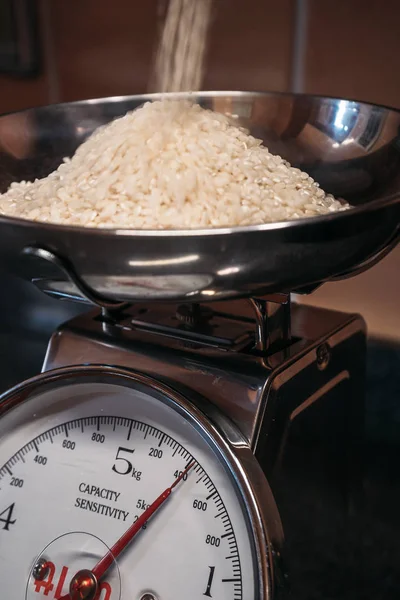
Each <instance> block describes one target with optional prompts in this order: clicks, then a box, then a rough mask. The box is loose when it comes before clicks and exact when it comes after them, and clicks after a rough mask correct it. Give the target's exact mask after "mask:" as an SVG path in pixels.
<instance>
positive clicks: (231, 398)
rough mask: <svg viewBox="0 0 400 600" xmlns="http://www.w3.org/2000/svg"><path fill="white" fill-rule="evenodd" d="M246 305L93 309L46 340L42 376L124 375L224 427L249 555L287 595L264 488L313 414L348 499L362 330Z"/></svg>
mask: <svg viewBox="0 0 400 600" xmlns="http://www.w3.org/2000/svg"><path fill="white" fill-rule="evenodd" d="M253 305H254V306H255V308H256V320H254V318H252V313H251V311H249V310H248V309H249V307H250V306H251V305H250V303H247V302H245V301H243V302H241V301H239V302H230V303H227V304H225V305H223V304H218V305H217V304H215V305H214V304H212V305H209V306H205V307H198V311H197V312H196V313H193V307H188V306H179V305H177V306H174V305H171V304H167V305H157V304H154V305H143V306H140V305H137V306H135V307H133V308H129V307H128V308H125V309H124V310H122V311H120V312H119V313H114V314H110V313H106V312H105V311H100V310H94V311H91V312H90V313H88V314H86V315H83V316H79V317H77V318H75V319H73V320H71V321H70V322H68V323H66V324H65V325H63V326H62V327H61V328H60V329H59V330H58V331H56V332H55V333H54V334H53V336H52V338H51V340H50V343H49V346H48V351H47V355H46V358H45V362H44V365H43V371H44V372H47V371H50V370H53V369H64V368H68V370H69V371H70V369H71V367H74V366H76V368H77V369H82V368H84V367H85V366H87V367H89V368H92V367H93V366H94V365H107V369H108V370H109V369H111V370H112V369H113V368H115V369H116V370H118V369H127V370H128V371H129V372H132V373H135V374H139V376H143V375H144V376H149V377H150V378H151V380H152V381H155V382H159V383H160V384H161V385H168V386H170V388H171V389H173V390H174V391H175V392H176V393H177V394H180V396H181V398H186V399H187V400H188V401H189V403H192V404H193V405H194V406H199V403H200V405H201V406H202V407H203V408H202V410H203V412H204V414H205V418H206V421H208V422H209V423H210V424H214V425H215V426H217V422H219V423H223V426H222V429H221V428H220V430H222V431H223V435H224V436H225V438H226V440H227V442H228V444H229V446H230V447H231V448H234V447H235V446H237V444H235V443H232V440H230V437H231V436H230V434H229V432H230V431H237V430H239V431H240V432H241V436H242V441H243V443H244V446H243V443H242V444H241V446H242V450H241V455H240V458H239V461H240V462H241V469H242V474H243V475H244V477H245V479H247V480H248V482H249V485H250V488H251V489H252V490H253V493H254V497H250V496H251V495H250V496H249V495H247V502H248V503H249V504H250V505H252V511H251V512H252V514H253V518H255V521H258V522H256V523H254V522H253V527H255V528H256V529H255V531H256V530H258V531H259V536H258V538H259V539H265V540H266V539H269V540H270V542H269V543H271V544H272V548H269V549H268V548H265V549H261V550H259V551H258V554H259V556H258V560H259V568H260V573H261V575H262V579H263V580H262V581H261V582H260V585H261V588H262V589H263V590H264V591H263V594H264V596H265V598H268V599H269V598H277V597H280V596H281V595H285V594H286V591H287V582H286V579H287V568H289V580H290V564H289V565H287V564H286V563H285V557H284V547H283V549H282V539H283V538H282V533H281V524H280V520H279V517H278V515H277V513H276V507H275V503H274V501H273V499H272V497H271V496H270V493H269V487H268V485H267V481H268V482H269V484H272V485H271V487H272V491H273V492H274V481H275V480H276V479H277V478H278V479H279V471H280V466H281V463H282V460H283V457H284V454H285V444H286V440H287V438H288V436H289V434H290V431H291V430H292V429H293V428H296V427H297V425H298V422H300V424H301V422H302V421H304V419H305V422H307V413H309V412H310V411H312V410H313V409H315V407H317V412H319V413H320V416H319V417H318V419H319V422H321V423H322V424H323V422H324V420H325V421H326V419H328V420H329V422H330V426H331V428H332V429H333V430H335V431H336V434H337V435H336V438H335V441H334V449H333V451H334V455H335V461H336V460H337V473H338V477H339V479H338V481H337V482H336V484H337V485H338V486H339V488H341V491H342V492H343V494H342V497H343V498H344V502H345V503H346V504H347V505H348V507H349V509H350V507H351V505H352V503H353V501H354V498H355V496H356V494H354V493H353V492H354V491H356V489H357V483H358V479H357V474H358V473H359V469H358V467H359V464H358V449H359V446H360V441H361V437H362V415H363V398H364V389H363V387H364V369H365V364H364V362H365V324H364V321H363V320H362V318H361V317H359V316H358V315H345V314H342V313H338V312H332V311H327V310H323V309H317V308H310V307H304V306H300V305H295V304H294V305H292V306H291V307H290V299H289V297H288V296H279V295H277V296H273V297H271V298H269V299H267V300H256V301H255V304H254V301H253ZM260 316H261V318H260ZM267 317H268V318H267ZM263 328H264V329H263ZM202 399H205V401H206V404H205V405H204V404H203V401H202ZM204 407H205V408H204ZM207 407H208V408H207ZM230 423H231V424H232V427H231V426H230V425H229V424H230ZM315 426H316V427H317V428H318V427H319V426H318V425H315V422H314V427H315ZM322 427H323V425H321V431H322ZM321 435H323V433H322V434H321ZM254 457H255V459H256V460H254ZM255 462H256V463H258V464H259V465H260V466H261V468H262V471H263V472H264V475H265V478H264V477H263V476H261V475H260V474H261V471H260V470H258V469H257V468H255V465H254V463H255ZM265 486H267V489H265ZM254 502H255V503H256V506H257V507H258V508H257V509H255V508H254V505H253V503H254ZM278 510H279V503H278ZM254 515H256V516H255V517H254ZM284 527H285V522H284V520H283V528H284ZM260 532H262V533H260ZM256 537H257V535H256ZM268 554H269V556H270V559H269V560H268V561H267V567H266V566H265V557H266V556H267V555H268ZM260 560H261V562H260ZM263 561H264V566H263V564H262V563H263Z"/></svg>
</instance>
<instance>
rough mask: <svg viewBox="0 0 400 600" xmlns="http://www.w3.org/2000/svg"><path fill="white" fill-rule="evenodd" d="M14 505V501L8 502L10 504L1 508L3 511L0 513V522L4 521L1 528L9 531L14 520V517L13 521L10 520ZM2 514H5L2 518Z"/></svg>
mask: <svg viewBox="0 0 400 600" xmlns="http://www.w3.org/2000/svg"><path fill="white" fill-rule="evenodd" d="M14 506H15V502H13V503H12V504H10V506H9V507H8V508H5V509H4V510H3V512H1V513H0V521H1V522H2V523H4V525H3V529H5V530H6V531H9V530H10V525H14V523H15V521H16V519H14V520H13V521H12V520H11V519H12V514H13V511H14ZM3 515H5V518H2V517H3Z"/></svg>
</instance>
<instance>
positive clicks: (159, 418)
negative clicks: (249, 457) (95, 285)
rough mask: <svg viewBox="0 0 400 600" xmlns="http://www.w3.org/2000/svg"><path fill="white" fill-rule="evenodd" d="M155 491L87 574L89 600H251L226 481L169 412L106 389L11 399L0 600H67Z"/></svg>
mask: <svg viewBox="0 0 400 600" xmlns="http://www.w3.org/2000/svg"><path fill="white" fill-rule="evenodd" d="M187 467H190V470H189V471H188V472H187V473H186V474H185V476H184V477H183V478H182V479H180V481H179V482H178V483H177V485H176V486H175V487H174V488H173V490H172V491H171V489H170V488H171V486H172V484H173V483H174V482H175V481H176V480H177V478H179V476H180V474H181V473H182V472H183V471H184V470H185V468H187ZM165 490H169V491H168V494H167V497H166V498H164V499H163V501H162V504H161V505H160V506H159V507H158V508H157V509H156V510H155V512H154V513H153V514H152V516H150V518H149V519H148V520H147V522H146V524H145V525H144V527H143V528H140V529H139V530H138V532H137V533H136V534H135V535H134V537H133V539H132V540H131V541H130V543H128V544H127V545H126V547H125V548H124V550H123V551H121V553H120V554H119V555H118V556H117V551H116V550H114V555H113V558H112V559H111V561H110V563H111V564H110V565H109V566H108V567H107V569H106V570H105V572H103V573H101V569H100V568H99V571H97V573H98V574H99V575H101V577H100V578H99V585H100V594H98V595H97V597H98V598H99V600H118V599H119V598H121V599H122V600H140V599H143V600H151V599H152V598H154V599H156V600H183V599H185V600H187V599H188V598H190V599H191V600H194V599H196V598H199V599H200V598H203V599H207V598H218V599H220V600H223V599H232V600H240V599H242V598H243V599H246V600H251V599H252V598H255V597H256V583H255V572H256V568H255V563H254V557H253V556H254V552H253V546H252V542H251V533H250V527H249V524H248V517H247V512H246V509H245V508H244V503H243V501H242V499H241V498H240V497H239V493H238V491H237V487H236V485H235V480H234V478H233V477H232V476H231V474H230V473H229V469H228V468H227V465H226V463H224V461H223V459H222V458H221V457H220V455H219V452H218V451H217V450H216V448H215V447H213V444H212V442H210V439H208V437H207V435H206V434H204V432H203V433H201V432H200V430H199V427H196V426H195V424H193V422H191V421H190V420H188V419H187V418H186V417H185V415H184V414H183V413H182V412H180V411H177V410H176V407H175V408H174V404H173V403H168V402H166V403H165V402H163V401H162V400H161V399H160V397H157V394H155V393H154V392H151V390H150V388H149V390H148V393H147V392H146V391H145V390H144V388H140V386H139V387H138V386H136V385H134V386H133V387H125V386H121V385H116V384H114V383H113V384H110V383H108V384H105V383H73V384H70V385H66V386H63V387H58V388H57V389H53V390H47V391H44V392H42V393H40V394H39V393H36V395H34V396H32V397H31V398H30V399H29V400H28V401H26V402H22V403H21V404H20V405H18V406H17V407H16V408H13V409H12V410H10V411H9V412H7V413H6V414H5V415H4V416H3V418H2V419H1V420H0V582H1V590H2V592H1V596H2V598H6V599H7V600H25V599H29V600H33V599H37V600H45V599H48V600H53V598H55V599H57V600H59V599H60V598H62V597H63V596H66V597H67V598H68V597H69V596H68V594H69V590H70V583H71V580H72V578H73V577H74V576H75V575H76V573H77V572H78V571H80V570H83V569H88V570H89V571H91V570H93V569H94V568H95V565H98V563H99V561H100V559H101V558H102V557H103V556H105V555H106V554H107V553H108V551H109V549H110V548H112V547H113V546H114V544H115V543H116V542H117V540H118V539H119V538H120V537H121V536H122V535H123V534H124V533H125V532H126V531H127V529H129V528H130V527H131V525H132V524H133V523H134V522H135V521H137V520H138V519H139V518H140V517H141V515H143V514H144V512H145V511H146V510H147V509H148V507H149V506H151V507H153V506H154V504H153V503H154V501H155V500H156V499H157V498H158V497H159V496H160V494H161V493H162V492H164V491H165ZM169 492H171V493H169ZM149 510H150V509H149ZM119 549H120V548H119ZM119 549H118V552H119ZM35 566H36V570H33V569H34V567H35ZM79 585H81V582H80V583H79ZM78 587H79V586H78ZM79 589H80V588H79ZM77 597H81V596H77ZM71 598H72V596H71Z"/></svg>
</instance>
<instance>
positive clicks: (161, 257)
mask: <svg viewBox="0 0 400 600" xmlns="http://www.w3.org/2000/svg"><path fill="white" fill-rule="evenodd" d="M152 97H157V96H141V97H125V98H111V99H105V100H104V99H102V100H96V101H90V102H79V103H72V104H64V105H58V106H51V107H45V108H40V109H34V110H31V111H25V112H22V113H18V114H16V115H10V116H6V117H3V118H2V119H1V120H0V131H3V132H5V134H3V139H0V142H3V143H2V144H0V146H1V147H2V149H3V151H2V154H1V156H0V178H1V179H0V184H1V189H6V188H7V187H8V185H9V183H10V182H11V181H12V180H13V179H14V180H15V179H22V178H24V179H29V177H31V176H32V174H34V175H35V176H42V175H45V174H47V173H49V172H50V171H51V170H53V169H54V168H55V167H56V166H57V165H58V164H59V163H60V161H61V160H62V158H63V157H64V156H68V155H71V154H72V153H73V151H74V150H75V149H76V147H77V146H78V145H79V144H80V143H81V142H82V141H83V140H84V139H85V138H86V137H87V135H89V134H90V133H91V132H92V131H93V130H94V129H95V128H96V127H98V126H99V125H101V124H103V123H106V122H108V121H110V120H111V119H112V118H115V117H117V116H119V115H122V114H124V113H125V112H126V111H127V110H130V109H132V108H134V107H136V106H140V105H141V104H142V103H143V101H144V100H146V99H151V98H152ZM197 101H198V102H201V103H202V105H203V106H206V107H209V108H212V109H214V110H217V111H219V112H226V113H231V114H235V115H237V117H238V119H239V121H240V123H241V124H242V125H244V126H245V127H248V128H249V129H250V131H251V132H252V133H254V134H255V135H257V136H258V137H261V138H262V139H263V140H264V142H265V143H266V145H267V146H268V147H269V148H270V150H271V151H272V152H275V153H279V154H281V155H283V156H285V158H287V159H288V160H289V161H290V162H291V163H292V164H293V165H296V166H299V168H302V169H304V170H306V171H308V172H309V173H310V174H311V175H312V176H313V177H314V178H315V179H316V180H317V181H319V182H320V183H321V185H322V186H323V187H324V188H325V189H327V190H328V191H330V192H332V193H333V194H335V195H337V196H342V197H345V198H346V199H347V200H348V201H350V202H351V203H352V204H353V205H354V206H355V208H353V209H352V210H351V211H349V212H343V213H339V214H332V215H329V216H324V217H318V218H314V219H308V220H299V221H294V222H290V223H278V224H268V225H263V226H257V227H251V228H234V229H224V230H208V231H201V232H198V231H185V232H180V231H172V232H171V231H170V232H164V231H156V232H132V231H127V230H121V231H106V230H102V231H97V230H96V231H93V230H84V229H79V228H73V227H60V226H51V225H44V224H39V223H30V222H26V221H21V220H16V219H14V220H12V219H9V218H1V219H0V256H1V257H2V260H4V264H6V265H7V268H11V269H12V270H13V272H16V273H19V274H20V275H21V276H23V277H25V278H29V279H30V280H32V281H33V282H34V283H35V284H36V285H37V286H38V287H39V288H40V289H41V290H42V291H44V292H46V293H48V294H50V295H52V296H55V297H58V298H61V299H63V300H65V299H70V300H75V301H80V302H87V303H89V304H92V305H95V306H96V309H94V310H92V311H90V312H88V313H85V314H83V315H81V316H79V317H76V318H74V319H72V320H71V321H69V322H68V323H66V324H64V325H63V326H62V327H61V328H59V329H58V330H57V331H56V332H55V333H54V334H53V336H52V338H51V340H50V342H49V345H48V350H47V354H46V358H45V361H44V365H43V373H42V374H41V375H38V376H37V377H35V378H34V379H32V380H29V381H27V382H24V383H22V384H20V385H19V386H17V387H16V388H14V389H12V390H10V391H9V392H7V393H6V394H5V395H3V397H2V398H1V399H0V415H1V418H0V582H1V585H2V589H3V590H5V591H6V597H7V600H21V599H22V598H24V599H25V598H26V599H29V600H31V599H33V598H37V599H38V600H40V599H41V598H56V599H58V600H59V599H64V600H75V599H79V598H89V599H94V598H100V599H105V600H114V599H118V598H121V599H122V600H126V599H128V598H129V600H133V599H136V598H137V599H138V600H165V599H167V598H175V599H180V598H182V599H183V598H188V597H190V598H232V599H234V600H239V599H241V598H243V599H246V600H247V599H248V600H250V599H251V598H254V599H257V600H266V599H272V598H278V597H280V595H284V594H286V593H287V590H288V587H287V564H286V561H285V550H284V543H283V529H284V527H285V522H283V523H282V522H281V519H280V517H279V503H278V507H277V505H276V503H275V500H274V497H273V494H272V493H271V489H270V485H269V484H271V486H272V490H273V491H274V481H275V480H276V479H277V478H279V472H280V469H281V466H282V461H283V460H284V455H285V448H286V443H287V439H288V436H289V435H294V436H295V437H296V436H303V437H304V436H306V437H307V439H310V440H312V439H314V438H315V436H316V437H318V436H325V435H326V434H325V431H326V428H325V426H326V424H327V423H329V431H330V432H332V431H333V432H335V435H334V436H333V437H332V440H330V442H329V444H328V446H329V452H330V454H329V457H328V458H329V461H330V465H331V467H332V469H333V470H332V472H334V473H335V474H336V475H335V477H336V485H337V486H338V487H339V488H341V489H342V491H343V495H344V496H343V497H344V498H345V502H346V503H347V504H348V506H349V507H350V508H349V509H351V505H352V503H353V502H354V498H355V497H356V495H357V484H358V479H357V477H358V476H359V471H358V467H359V464H358V460H359V452H358V450H359V444H360V441H361V439H362V420H363V393H364V389H363V388H364V371H365V343H366V332H365V324H364V322H363V319H362V317H360V316H359V315H347V314H343V313H338V312H334V311H328V310H323V309H317V308H310V307H306V306H302V305H301V304H298V303H296V302H293V301H292V300H291V297H292V292H295V293H296V294H304V293H310V292H312V291H313V290H314V289H315V288H316V287H317V286H318V285H320V284H321V283H323V282H324V281H329V280H335V279H340V278H343V277H348V276H351V275H354V274H357V273H358V272H361V271H363V270H365V269H367V268H368V267H370V266H371V265H372V264H375V263H376V262H377V261H378V260H380V259H381V258H382V257H383V256H384V255H385V254H386V253H387V252H389V251H390V249H391V248H392V247H394V246H395V245H396V243H397V240H398V231H399V229H398V223H399V215H400V209H399V206H400V205H399V202H398V195H399V194H398V191H399V189H400V187H399V172H400V170H399V157H400V146H399V141H398V139H399V138H398V130H399V125H400V113H398V112H397V111H392V110H389V109H386V108H382V107H377V106H372V105H367V104H361V103H357V102H350V101H344V100H335V99H328V98H315V97H310V96H295V95H288V94H282V95H281V94H253V93H223V92H221V93H203V94H201V95H199V96H198V97H197ZM8 124H10V125H11V124H12V129H11V128H9V127H7V125H8ZM1 126H3V127H1ZM11 130H12V134H11V135H10V131H11ZM307 415H312V418H311V419H308V417H307ZM3 549H5V550H3ZM289 567H290V565H289ZM289 570H290V569H289Z"/></svg>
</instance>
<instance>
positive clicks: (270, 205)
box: [0, 100, 349, 229]
mask: <svg viewBox="0 0 400 600" xmlns="http://www.w3.org/2000/svg"><path fill="white" fill-rule="evenodd" d="M348 207H349V205H347V204H345V203H343V202H339V201H338V200H335V199H334V198H333V196H331V195H329V194H325V193H324V192H323V190H321V189H320V187H319V186H318V184H317V183H316V182H315V181H314V180H313V179H312V178H311V177H309V176H308V175H307V174H306V173H303V172H302V171H300V170H299V169H295V168H292V167H291V166H290V165H289V164H288V163H287V162H286V161H285V160H283V159H282V158H281V157H280V156H274V155H272V154H271V153H270V152H269V151H268V149H267V148H266V147H264V146H262V143H261V141H260V140H257V139H255V138H254V137H252V136H251V135H249V134H248V133H247V132H246V131H244V130H243V129H242V128H239V127H237V126H235V124H234V120H233V119H229V118H228V117H226V116H223V115H221V114H218V113H215V112H213V111H209V110H205V109H203V108H201V107H200V106H199V105H197V104H191V103H187V102H183V101H171V100H163V101H157V102H149V103H146V104H145V105H144V106H143V107H141V108H140V109H137V110H135V111H132V112H129V113H127V114H126V115H125V116H124V117H121V118H119V119H116V120H115V121H113V122H112V123H110V124H107V125H106V126H103V127H101V128H100V129H98V130H97V131H95V132H94V133H93V134H92V135H91V136H90V137H89V138H88V139H87V140H86V141H85V142H84V143H83V144H82V145H81V146H80V147H79V148H78V150H77V151H76V153H75V154H74V156H73V157H72V158H71V159H69V158H67V159H65V161H64V162H63V163H62V164H61V165H60V167H59V168H58V169H57V170H56V171H55V172H53V173H51V174H50V175H49V176H48V177H46V178H44V179H40V180H35V181H34V182H25V181H23V182H19V183H13V184H12V185H11V186H10V188H9V189H8V191H7V192H6V193H5V194H2V195H0V213H3V214H5V215H10V216H16V217H20V218H24V219H30V220H34V221H45V222H52V223H62V224H69V225H83V226H87V227H103V228H104V227H107V228H133V229H171V228H173V229H181V228H188V229H197V228H204V227H224V226H238V225H251V224H259V223H266V222H273V221H284V220H288V219H295V218H299V217H312V216H316V215H323V214H326V213H330V212H333V211H338V210H344V209H346V208H348Z"/></svg>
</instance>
